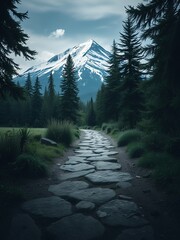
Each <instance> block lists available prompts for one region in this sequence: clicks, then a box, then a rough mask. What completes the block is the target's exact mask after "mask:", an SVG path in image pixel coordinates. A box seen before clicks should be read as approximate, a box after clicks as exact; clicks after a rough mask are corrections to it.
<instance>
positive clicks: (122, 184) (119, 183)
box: [116, 182, 132, 189]
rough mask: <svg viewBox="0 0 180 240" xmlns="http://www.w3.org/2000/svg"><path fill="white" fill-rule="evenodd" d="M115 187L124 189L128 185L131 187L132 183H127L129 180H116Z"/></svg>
mask: <svg viewBox="0 0 180 240" xmlns="http://www.w3.org/2000/svg"><path fill="white" fill-rule="evenodd" d="M116 187H120V188H123V189H126V188H129V187H132V184H131V183H129V182H118V183H117V184H116Z"/></svg>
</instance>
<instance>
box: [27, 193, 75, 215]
mask: <svg viewBox="0 0 180 240" xmlns="http://www.w3.org/2000/svg"><path fill="white" fill-rule="evenodd" d="M22 209H23V210H25V211H27V212H29V213H32V214H35V215H40V216H42V217H48V218H61V217H64V216H67V215H70V214H72V209H71V203H69V202H68V201H66V200H64V199H62V198H60V197H56V196H52V197H46V198H38V199H33V200H30V201H27V202H25V203H23V205H22Z"/></svg>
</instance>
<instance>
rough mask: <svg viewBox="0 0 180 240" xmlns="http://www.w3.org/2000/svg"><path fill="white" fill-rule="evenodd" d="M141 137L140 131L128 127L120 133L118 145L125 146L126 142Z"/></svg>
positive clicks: (137, 139)
mask: <svg viewBox="0 0 180 240" xmlns="http://www.w3.org/2000/svg"><path fill="white" fill-rule="evenodd" d="M141 138H142V132H141V131H139V130H137V129H130V130H127V131H124V132H123V133H121V135H120V136H119V139H118V147H120V146H126V145H127V144H129V143H131V142H134V141H139V140H141Z"/></svg>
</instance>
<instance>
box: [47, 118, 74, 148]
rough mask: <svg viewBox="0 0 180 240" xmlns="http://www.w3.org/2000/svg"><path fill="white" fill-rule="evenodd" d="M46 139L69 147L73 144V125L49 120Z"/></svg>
mask: <svg viewBox="0 0 180 240" xmlns="http://www.w3.org/2000/svg"><path fill="white" fill-rule="evenodd" d="M46 137H47V138H49V139H51V140H53V141H56V142H58V143H62V144H64V145H66V146H70V144H71V143H72V142H73V125H72V124H71V123H70V122H67V121H64V122H60V121H58V120H51V121H50V123H49V125H48V128H47V131H46Z"/></svg>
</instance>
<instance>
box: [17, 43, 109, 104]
mask: <svg viewBox="0 0 180 240" xmlns="http://www.w3.org/2000/svg"><path fill="white" fill-rule="evenodd" d="M69 54H70V55H71V56H72V58H73V61H74V66H75V69H76V73H77V81H78V88H79V97H80V98H81V100H82V101H87V100H89V99H90V98H91V97H92V98H95V96H96V93H97V91H98V89H99V88H100V87H101V84H102V82H103V81H104V78H105V76H107V72H106V70H107V65H108V60H109V56H110V53H109V52H108V51H107V50H105V49H104V48H103V47H102V46H101V45H99V44H98V43H97V42H95V41H94V40H92V39H90V40H88V41H86V42H84V43H81V44H79V45H76V46H74V47H72V48H69V49H67V50H66V51H64V52H63V53H60V54H56V55H55V56H53V57H51V58H50V59H49V60H48V61H45V62H43V63H41V64H38V65H35V66H32V67H31V68H29V69H27V70H26V71H25V72H24V73H23V74H21V76H19V77H17V78H16V79H15V80H16V81H18V82H19V83H20V85H21V86H23V85H24V84H25V81H26V79H27V75H28V74H30V76H31V80H32V84H34V82H35V79H36V77H37V76H38V77H39V80H40V83H41V86H42V91H44V89H45V87H46V86H47V84H48V78H49V75H50V73H52V74H53V79H54V85H55V90H56V92H60V82H61V80H62V70H63V66H64V64H65V63H66V59H67V56H68V55H69Z"/></svg>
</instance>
